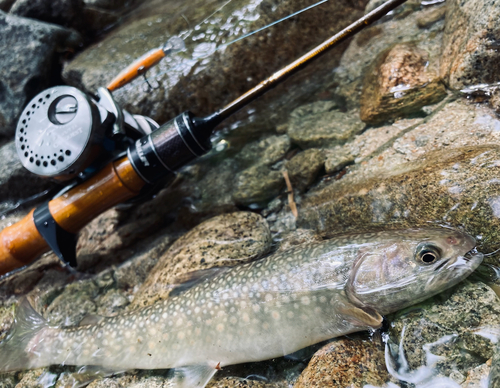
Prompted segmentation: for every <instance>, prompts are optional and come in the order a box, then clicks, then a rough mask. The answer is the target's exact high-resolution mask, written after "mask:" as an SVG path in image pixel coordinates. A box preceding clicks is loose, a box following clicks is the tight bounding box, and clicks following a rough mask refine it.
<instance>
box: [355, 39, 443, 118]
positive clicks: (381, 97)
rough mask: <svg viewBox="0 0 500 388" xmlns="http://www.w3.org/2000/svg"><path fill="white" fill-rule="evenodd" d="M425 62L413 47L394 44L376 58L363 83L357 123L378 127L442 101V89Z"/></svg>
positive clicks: (424, 58)
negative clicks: (358, 121) (376, 125)
mask: <svg viewBox="0 0 500 388" xmlns="http://www.w3.org/2000/svg"><path fill="white" fill-rule="evenodd" d="M428 61H429V55H428V53H427V52H426V51H424V50H422V49H419V48H417V47H416V46H414V45H413V44H398V45H395V46H394V47H392V48H391V49H389V50H387V51H385V52H383V53H382V54H380V55H379V57H378V58H377V59H376V60H375V62H374V65H373V68H372V69H371V70H370V71H369V72H368V73H367V75H366V77H365V80H364V82H363V92H362V94H361V100H360V105H361V106H360V108H361V111H360V116H361V120H363V121H365V122H367V123H369V124H379V123H382V122H384V121H388V120H390V119H394V118H396V117H400V116H405V115H408V114H411V113H415V112H418V111H419V110H420V109H421V108H422V107H423V106H425V105H429V104H434V103H436V102H438V101H440V100H442V99H443V98H444V96H445V95H446V91H445V88H444V85H443V84H442V83H441V81H440V79H439V77H438V75H437V74H436V73H435V72H433V71H432V70H429V66H428Z"/></svg>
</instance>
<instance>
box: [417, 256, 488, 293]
mask: <svg viewBox="0 0 500 388" xmlns="http://www.w3.org/2000/svg"><path fill="white" fill-rule="evenodd" d="M483 257H484V255H483V254H482V253H479V252H477V251H476V249H475V248H474V249H472V250H470V251H469V252H467V253H465V254H464V255H463V256H456V257H453V258H449V259H446V260H443V261H442V262H441V263H439V264H438V265H437V266H436V267H435V268H434V272H438V273H436V274H435V276H433V277H431V278H430V279H429V281H428V282H427V284H426V287H425V288H426V289H430V288H437V287H440V286H443V289H444V288H448V287H451V286H453V285H455V284H456V283H458V282H460V281H462V280H463V279H465V278H466V277H467V276H469V275H470V274H471V273H472V272H474V270H475V269H476V268H477V267H479V265H480V264H481V262H482V261H483ZM448 284H449V285H448ZM446 285H448V286H446Z"/></svg>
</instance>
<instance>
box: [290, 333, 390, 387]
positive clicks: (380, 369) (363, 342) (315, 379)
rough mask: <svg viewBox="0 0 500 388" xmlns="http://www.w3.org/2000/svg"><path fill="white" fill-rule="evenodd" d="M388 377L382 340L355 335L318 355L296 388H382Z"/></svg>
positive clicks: (313, 358) (310, 363)
mask: <svg viewBox="0 0 500 388" xmlns="http://www.w3.org/2000/svg"><path fill="white" fill-rule="evenodd" d="M388 378H389V374H388V373H387V370H386V368H385V359H384V346H383V344H382V343H381V341H380V340H378V341H377V340H375V341H372V340H371V339H369V338H364V339H363V338H361V337H359V336H354V338H340V339H336V340H334V341H333V342H330V343H329V344H327V345H325V346H323V347H322V348H321V349H320V350H319V351H318V352H316V353H315V354H314V356H313V357H312V359H311V361H310V362H309V365H308V366H307V368H306V369H305V370H304V371H303V372H302V374H301V375H300V377H299V379H298V380H297V382H296V383H295V385H294V388H313V387H318V388H323V387H324V388H326V387H332V388H337V387H339V388H340V387H350V388H363V387H364V386H365V385H366V384H371V385H373V386H381V385H383V384H384V383H385V382H386V381H387V380H388Z"/></svg>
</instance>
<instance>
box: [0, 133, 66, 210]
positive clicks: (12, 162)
mask: <svg viewBox="0 0 500 388" xmlns="http://www.w3.org/2000/svg"><path fill="white" fill-rule="evenodd" d="M0 160H1V161H2V169H0V211H1V210H10V209H12V208H14V207H17V206H19V205H20V203H21V202H22V201H23V199H24V200H26V199H27V198H29V197H31V196H36V195H37V194H39V193H42V192H43V191H44V190H48V189H50V188H54V187H55V186H56V185H55V184H54V183H53V182H51V181H50V180H48V179H43V178H41V177H39V176H37V175H35V174H32V173H30V172H29V171H28V170H26V169H25V168H24V167H23V165H22V164H21V161H20V160H19V157H18V156H17V152H16V147H15V144H14V142H13V141H11V142H9V143H7V144H5V145H3V146H1V147H0Z"/></svg>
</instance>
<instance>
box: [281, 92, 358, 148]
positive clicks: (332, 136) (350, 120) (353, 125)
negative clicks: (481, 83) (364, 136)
mask: <svg viewBox="0 0 500 388" xmlns="http://www.w3.org/2000/svg"><path fill="white" fill-rule="evenodd" d="M335 106H336V105H335V104H334V103H330V102H327V103H325V102H323V101H320V102H315V103H312V104H308V105H305V106H302V107H300V108H297V109H296V110H295V111H293V112H292V114H291V115H290V121H289V126H288V129H287V132H288V136H290V139H292V142H293V143H295V144H297V145H298V146H299V147H301V148H303V149H305V148H312V147H329V146H334V145H338V144H344V143H345V142H346V141H347V140H349V139H351V138H352V137H354V135H356V134H358V133H360V132H362V131H363V129H364V128H365V124H364V123H363V122H362V121H361V120H360V119H359V115H358V112H355V111H352V112H347V113H344V112H341V111H339V110H332V108H333V107H335Z"/></svg>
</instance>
